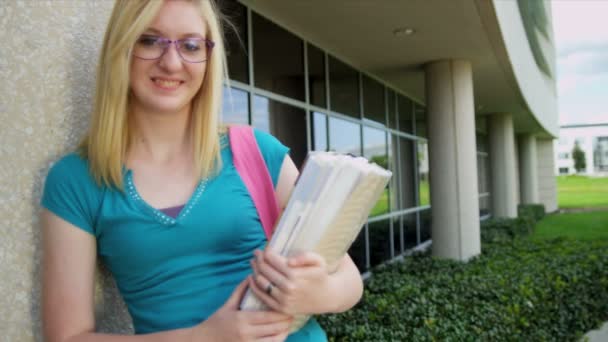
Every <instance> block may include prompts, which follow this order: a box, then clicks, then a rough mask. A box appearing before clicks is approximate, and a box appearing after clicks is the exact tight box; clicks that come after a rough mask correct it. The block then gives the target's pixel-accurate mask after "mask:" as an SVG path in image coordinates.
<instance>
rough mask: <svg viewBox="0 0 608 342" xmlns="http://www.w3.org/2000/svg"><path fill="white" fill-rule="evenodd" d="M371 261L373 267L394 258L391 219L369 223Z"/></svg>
mask: <svg viewBox="0 0 608 342" xmlns="http://www.w3.org/2000/svg"><path fill="white" fill-rule="evenodd" d="M368 227H369V228H368V229H369V262H370V265H371V266H372V267H374V266H376V265H379V264H380V263H382V262H385V261H388V260H390V259H391V258H392V255H391V249H392V245H391V230H390V229H391V220H390V219H386V220H382V221H378V222H372V223H369V224H368Z"/></svg>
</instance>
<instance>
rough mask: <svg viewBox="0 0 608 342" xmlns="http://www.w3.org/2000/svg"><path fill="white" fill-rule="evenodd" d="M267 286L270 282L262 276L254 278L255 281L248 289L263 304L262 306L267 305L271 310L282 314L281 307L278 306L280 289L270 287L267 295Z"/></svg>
mask: <svg viewBox="0 0 608 342" xmlns="http://www.w3.org/2000/svg"><path fill="white" fill-rule="evenodd" d="M268 284H270V282H269V281H268V280H267V279H266V278H265V277H264V276H262V275H258V276H256V277H255V280H253V281H251V284H250V285H249V288H250V289H251V290H252V291H253V293H254V294H255V295H256V296H257V297H258V298H259V299H260V300H261V301H262V302H264V304H266V305H268V306H269V307H270V308H271V309H273V310H275V311H279V312H283V307H282V306H281V305H280V302H279V300H278V299H279V298H281V296H282V295H281V292H280V291H281V289H279V288H276V287H274V288H272V287H271V290H270V293H268V292H267V289H268ZM271 286H272V284H271Z"/></svg>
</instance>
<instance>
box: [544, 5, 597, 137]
mask: <svg viewBox="0 0 608 342" xmlns="http://www.w3.org/2000/svg"><path fill="white" fill-rule="evenodd" d="M551 8H552V14H553V32H554V38H555V47H556V55H557V81H558V84H557V88H558V104H559V116H560V120H559V122H560V125H564V124H578V123H608V24H607V23H606V22H607V20H606V17H607V15H608V0H553V1H552V2H551Z"/></svg>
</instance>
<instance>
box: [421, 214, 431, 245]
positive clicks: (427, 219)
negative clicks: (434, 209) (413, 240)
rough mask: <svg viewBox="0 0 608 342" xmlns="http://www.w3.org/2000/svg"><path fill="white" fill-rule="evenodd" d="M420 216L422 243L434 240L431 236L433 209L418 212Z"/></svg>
mask: <svg viewBox="0 0 608 342" xmlns="http://www.w3.org/2000/svg"><path fill="white" fill-rule="evenodd" d="M418 215H420V242H421V243H422V242H424V241H426V240H428V239H431V238H432V235H431V224H432V222H431V209H426V210H422V211H419V212H418Z"/></svg>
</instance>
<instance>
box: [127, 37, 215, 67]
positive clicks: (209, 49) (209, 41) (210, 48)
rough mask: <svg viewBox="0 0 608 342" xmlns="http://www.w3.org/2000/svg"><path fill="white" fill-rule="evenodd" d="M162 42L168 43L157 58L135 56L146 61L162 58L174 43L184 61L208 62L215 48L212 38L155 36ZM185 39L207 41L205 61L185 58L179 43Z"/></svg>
mask: <svg viewBox="0 0 608 342" xmlns="http://www.w3.org/2000/svg"><path fill="white" fill-rule="evenodd" d="M150 37H154V36H150ZM155 38H156V39H157V40H158V41H159V42H160V43H162V44H167V46H165V47H164V48H163V53H161V54H160V56H158V57H157V58H143V57H139V56H137V55H136V54H133V56H134V57H137V58H139V59H143V60H146V61H153V60H157V59H161V58H162V57H163V56H164V55H165V53H167V49H168V48H169V46H171V45H172V44H173V45H175V51H177V54H178V55H179V58H181V59H182V61H184V62H186V63H203V62H206V61H207V60H208V59H209V54H210V53H211V50H213V47H214V46H215V42H213V41H212V40H209V39H206V38H196V37H193V38H184V39H175V40H171V39H169V38H165V37H155ZM185 40H197V41H204V42H205V46H207V49H208V51H207V58H206V59H205V60H204V61H200V62H192V61H189V60H187V59H185V58H184V56H182V53H181V52H179V45H178V43H180V42H183V41H185Z"/></svg>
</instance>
